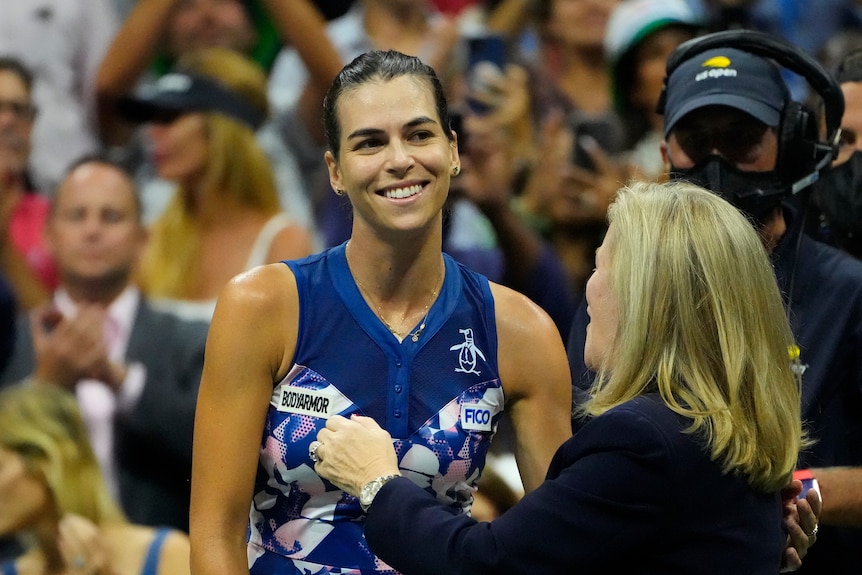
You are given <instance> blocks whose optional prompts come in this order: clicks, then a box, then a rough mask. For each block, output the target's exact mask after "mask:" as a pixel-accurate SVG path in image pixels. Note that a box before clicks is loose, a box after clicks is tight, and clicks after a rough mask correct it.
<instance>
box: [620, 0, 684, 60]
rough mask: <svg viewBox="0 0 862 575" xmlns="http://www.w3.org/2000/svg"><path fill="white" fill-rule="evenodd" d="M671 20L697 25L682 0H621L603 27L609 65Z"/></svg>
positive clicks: (672, 22)
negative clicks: (604, 28) (605, 26)
mask: <svg viewBox="0 0 862 575" xmlns="http://www.w3.org/2000/svg"><path fill="white" fill-rule="evenodd" d="M673 24H684V25H688V26H698V25H700V24H701V21H700V20H699V19H698V18H697V16H696V15H695V13H694V11H692V9H691V7H690V6H689V5H688V4H687V3H686V2H685V0H623V2H620V3H619V4H617V7H616V8H614V11H613V12H611V16H610V19H609V20H608V25H607V28H606V30H605V56H606V57H607V59H608V62H609V63H610V64H611V65H615V64H616V62H617V60H619V58H620V57H621V56H622V55H623V54H625V53H626V52H628V51H629V50H630V49H631V48H632V47H633V46H635V45H636V44H637V43H638V42H640V41H641V40H643V39H644V38H645V37H646V36H648V35H649V34H650V33H652V32H653V31H655V30H657V29H660V28H663V27H665V26H668V25H673Z"/></svg>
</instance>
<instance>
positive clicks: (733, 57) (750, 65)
mask: <svg viewBox="0 0 862 575" xmlns="http://www.w3.org/2000/svg"><path fill="white" fill-rule="evenodd" d="M790 99H791V98H790V91H789V90H788V88H787V84H785V82H784V79H782V77H781V71H780V69H779V68H778V66H776V65H775V64H773V63H772V62H771V61H770V60H767V59H766V58H763V57H761V56H755V55H753V54H749V53H748V52H743V51H742V50H737V49H735V48H716V49H713V50H707V51H705V52H703V53H701V54H698V55H697V56H695V57H693V58H691V59H689V60H687V61H685V62H683V63H682V64H680V65H679V66H678V67H677V68H676V69H675V70H674V71H673V72H672V73H671V75H670V77H669V78H668V79H667V86H666V103H665V108H664V116H665V121H664V133H665V136H667V135H668V133H670V131H671V130H672V129H673V127H674V126H675V125H676V124H677V122H679V120H681V119H682V118H683V117H684V116H685V115H686V114H688V113H690V112H693V111H694V110H697V109H700V108H703V107H704V106H729V107H731V108H736V109H737V110H741V111H743V112H746V113H747V114H749V115H751V116H753V117H754V118H756V119H758V120H760V121H761V122H763V123H764V124H766V125H767V126H772V127H778V126H779V125H780V124H781V118H782V115H783V113H784V109H785V107H786V106H787V104H788V103H789V102H790Z"/></svg>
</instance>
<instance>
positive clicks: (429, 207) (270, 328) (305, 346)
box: [191, 51, 571, 575]
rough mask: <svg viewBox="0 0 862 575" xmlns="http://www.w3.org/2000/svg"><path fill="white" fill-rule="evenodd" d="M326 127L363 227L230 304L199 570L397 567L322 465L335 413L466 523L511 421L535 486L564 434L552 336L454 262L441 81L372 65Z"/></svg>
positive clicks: (364, 63)
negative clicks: (446, 234) (358, 421)
mask: <svg viewBox="0 0 862 575" xmlns="http://www.w3.org/2000/svg"><path fill="white" fill-rule="evenodd" d="M324 125H325V130H326V135H327V142H328V151H327V152H326V154H325V160H326V165H327V167H328V170H329V178H330V183H331V184H332V188H333V189H334V190H336V193H340V194H344V195H346V196H347V197H348V198H349V200H350V202H351V204H352V206H353V229H352V234H351V237H350V239H349V241H347V242H345V243H344V244H342V245H340V246H337V247H335V248H332V249H329V250H327V251H325V252H323V253H321V254H317V255H313V256H310V257H308V258H305V259H301V260H292V261H287V262H286V265H284V264H276V265H270V266H265V267H262V268H259V269H257V270H255V271H254V272H253V273H249V274H246V275H244V276H242V277H240V278H238V279H236V280H235V281H233V282H231V284H230V285H229V286H228V287H227V289H226V290H225V291H224V292H223V293H222V295H221V296H220V297H219V302H218V305H217V307H216V312H215V315H214V317H213V322H212V326H211V328H210V335H209V342H208V346H207V352H206V366H205V368H204V376H203V379H202V381H201V392H200V395H199V399H198V411H197V419H196V422H195V449H194V451H195V456H194V466H193V473H192V477H193V478H194V479H193V482H192V510H191V537H192V569H193V571H194V572H195V573H201V574H203V573H206V574H207V575H210V574H212V573H235V574H238V573H248V572H249V569H250V570H251V573H252V574H257V573H267V574H276V575H279V574H287V573H290V574H294V573H296V572H304V573H313V574H328V573H366V574H371V573H392V570H391V569H390V568H389V567H388V566H387V565H385V564H384V563H383V562H382V561H380V560H379V559H378V558H376V557H375V556H374V554H373V553H372V552H371V551H370V550H369V549H368V547H367V544H366V542H365V538H364V536H363V526H364V520H365V518H364V507H363V506H362V505H361V502H360V500H359V499H358V498H356V497H353V496H351V495H347V494H345V493H343V492H342V491H341V490H340V489H339V488H338V487H336V486H335V485H333V484H331V483H329V482H327V481H324V480H323V479H322V478H321V477H320V476H319V475H317V474H316V473H315V471H314V463H315V461H316V459H315V458H316V457H317V451H316V450H317V449H318V447H316V446H315V445H316V444H312V440H313V439H314V437H315V434H316V433H317V431H318V430H320V429H321V428H323V426H324V425H325V424H326V422H327V420H328V419H330V418H332V417H334V416H336V415H350V414H354V413H356V414H363V415H366V416H369V417H371V418H373V419H374V420H376V421H377V422H378V423H379V424H380V425H381V426H384V427H385V428H386V429H387V430H388V431H389V432H390V433H391V434H392V436H393V437H394V438H396V439H395V444H396V447H397V450H398V453H399V460H400V464H401V466H402V469H403V472H404V473H405V474H409V475H410V476H411V478H412V479H413V480H414V481H415V482H416V483H417V484H418V485H420V486H421V487H422V488H423V489H425V490H427V491H428V492H429V493H433V494H434V495H435V496H436V497H437V498H438V500H440V501H444V502H445V504H446V505H447V506H448V508H449V509H450V510H451V512H453V513H456V514H467V513H469V511H470V507H471V504H472V493H473V490H474V489H475V486H476V482H477V480H478V479H479V477H480V476H481V473H482V468H483V466H484V463H485V455H486V453H487V451H488V448H489V446H490V443H491V440H492V439H493V437H494V434H495V431H496V429H497V424H498V422H499V421H500V418H501V417H502V415H503V410H504V408H505V409H506V410H507V411H508V412H509V414H510V417H511V421H512V423H513V425H514V428H515V433H516V434H517V436H518V442H517V444H518V446H519V447H518V449H517V454H516V456H517V458H518V463H519V467H520V470H521V474H522V480H523V483H524V485H525V487H526V489H527V490H530V489H532V488H534V487H535V486H536V485H538V483H539V482H540V481H541V478H542V477H543V475H544V473H545V470H546V469H547V466H548V464H549V462H550V458H551V455H552V453H553V451H554V449H555V448H556V447H557V446H558V445H560V444H561V443H562V442H563V441H564V440H565V439H566V438H567V437H568V436H569V435H570V434H571V431H570V429H571V428H570V405H571V379H570V377H569V372H568V367H567V362H566V357H565V352H564V349H563V346H562V342H561V340H560V336H559V332H558V331H557V329H556V327H555V325H554V323H553V322H552V321H551V319H550V318H549V317H548V316H547V314H545V313H544V312H543V311H542V310H541V309H540V308H539V307H538V306H536V305H535V304H533V303H532V302H530V301H529V300H528V299H527V298H525V297H524V296H522V295H520V294H518V293H516V292H514V291H512V290H510V289H508V288H505V287H502V286H499V285H496V284H493V283H491V282H489V281H488V280H487V279H486V278H485V277H483V276H480V275H478V274H476V273H474V272H472V271H469V270H467V269H466V268H464V267H462V266H460V265H459V264H457V263H456V262H455V261H454V260H453V259H451V258H450V257H448V256H447V255H445V254H443V252H442V235H443V230H442V227H443V215H442V210H443V205H444V203H445V202H446V198H447V196H448V193H449V184H450V178H451V177H452V175H453V174H457V173H458V170H459V167H460V158H459V156H458V148H457V146H456V136H455V134H454V133H453V132H452V131H451V129H450V127H449V116H448V112H447V106H446V100H445V98H444V96H443V91H442V88H441V85H440V82H439V80H438V78H437V76H436V74H435V73H434V71H433V69H431V68H430V67H429V66H427V65H425V64H423V63H422V62H421V61H420V60H418V59H417V58H413V57H409V56H405V55H404V54H401V53H398V52H391V51H389V52H369V53H367V54H364V55H362V56H360V57H359V58H357V59H356V60H354V61H353V62H352V63H350V64H348V65H347V66H346V67H345V68H344V69H343V70H342V72H341V73H340V74H339V76H338V77H337V78H336V80H335V81H334V83H333V84H332V86H331V88H330V90H329V92H328V94H327V96H326V99H325V102H324ZM528 343H529V345H527V344H528ZM215 449H218V450H219V453H220V456H219V457H218V459H217V460H216V459H215V458H212V457H210V452H211V451H213V450H215ZM322 449H325V446H323V447H322ZM408 470H409V471H408ZM382 482H383V479H382V478H378V480H377V482H376V483H375V485H378V484H381V483H382ZM250 494H253V497H252V498H251V501H249V499H250V497H249V495H250ZM250 504H251V512H250V514H249V505H250ZM246 533H248V535H249V536H248V545H247V549H244V548H243V547H242V546H240V545H237V544H236V543H237V542H238V541H240V540H241V539H242V538H243V537H245V536H246Z"/></svg>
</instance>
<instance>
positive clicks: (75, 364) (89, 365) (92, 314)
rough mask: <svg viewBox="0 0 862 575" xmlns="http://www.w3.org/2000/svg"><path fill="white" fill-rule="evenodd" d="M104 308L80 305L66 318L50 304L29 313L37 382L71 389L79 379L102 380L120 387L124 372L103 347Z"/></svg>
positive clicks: (114, 386)
mask: <svg viewBox="0 0 862 575" xmlns="http://www.w3.org/2000/svg"><path fill="white" fill-rule="evenodd" d="M105 315H106V312H105V309H104V308H103V307H101V306H95V305H90V306H81V307H80V308H79V310H78V313H77V315H75V317H71V318H69V317H65V316H63V314H62V313H61V312H60V311H59V310H57V308H55V307H54V306H53V305H50V304H49V305H46V306H42V307H40V308H36V309H35V310H33V311H32V312H31V314H30V328H31V332H32V334H33V349H34V350H35V353H36V372H35V374H34V375H35V377H36V379H38V380H41V381H46V382H49V383H54V384H56V385H60V386H62V387H64V388H66V389H72V388H73V387H74V386H75V383H77V382H78V380H80V379H85V378H93V379H98V380H100V381H104V382H105V383H107V384H108V385H110V386H111V387H112V388H116V387H118V386H119V383H121V382H122V380H119V381H116V380H117V378H118V377H121V376H122V375H123V374H124V372H125V370H124V369H122V367H121V366H117V365H115V364H112V363H111V361H110V360H109V358H108V348H107V345H106V344H105V337H104V329H105V328H104V326H105Z"/></svg>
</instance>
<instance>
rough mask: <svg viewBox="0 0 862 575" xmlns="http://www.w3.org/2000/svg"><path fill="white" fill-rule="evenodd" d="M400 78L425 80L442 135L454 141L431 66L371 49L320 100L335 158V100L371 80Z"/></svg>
mask: <svg viewBox="0 0 862 575" xmlns="http://www.w3.org/2000/svg"><path fill="white" fill-rule="evenodd" d="M401 76H417V77H419V78H424V79H426V80H427V81H428V83H429V84H430V86H431V89H432V90H433V91H434V102H435V104H436V105H437V115H438V116H439V119H440V125H441V126H442V128H443V133H444V134H446V137H447V138H448V139H449V140H450V141H452V140H454V139H455V137H454V135H453V134H452V129H451V127H450V126H449V108H448V104H447V103H446V96H445V94H444V93H443V85H442V84H441V83H440V79H439V78H438V77H437V73H436V72H435V71H434V69H433V68H432V67H431V66H428V65H427V64H424V63H423V62H422V61H421V60H420V59H419V58H416V57H415V56H407V55H405V54H402V53H401V52H396V51H395V50H374V51H371V52H366V53H365V54H362V55H360V56H357V57H356V58H355V59H354V60H353V61H352V62H351V63H350V64H348V65H346V66H345V67H344V68H342V70H341V72H339V73H338V76H336V77H335V80H333V81H332V85H331V86H330V87H329V90H328V91H327V92H326V97H325V98H324V99H323V132H324V134H325V136H326V144H327V146H328V147H329V150H330V151H331V152H332V153H333V154H334V155H335V157H336V158H337V157H338V153H339V140H340V138H341V126H340V125H339V123H338V115H337V113H336V112H337V108H338V100H339V99H340V98H341V96H342V95H343V94H344V93H345V92H348V91H350V90H354V89H356V88H358V87H359V86H362V85H363V84H367V83H368V82H371V81H374V80H384V81H388V80H392V79H394V78H398V77H401Z"/></svg>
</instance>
